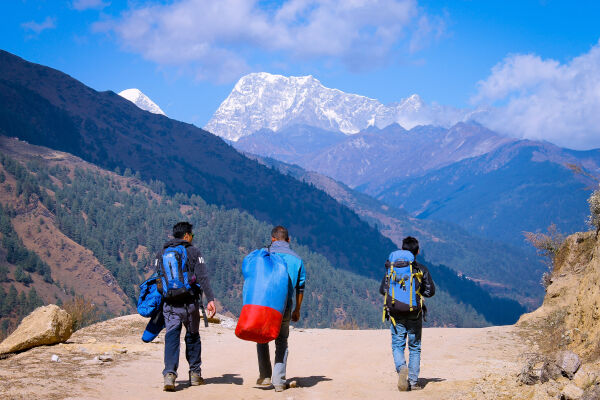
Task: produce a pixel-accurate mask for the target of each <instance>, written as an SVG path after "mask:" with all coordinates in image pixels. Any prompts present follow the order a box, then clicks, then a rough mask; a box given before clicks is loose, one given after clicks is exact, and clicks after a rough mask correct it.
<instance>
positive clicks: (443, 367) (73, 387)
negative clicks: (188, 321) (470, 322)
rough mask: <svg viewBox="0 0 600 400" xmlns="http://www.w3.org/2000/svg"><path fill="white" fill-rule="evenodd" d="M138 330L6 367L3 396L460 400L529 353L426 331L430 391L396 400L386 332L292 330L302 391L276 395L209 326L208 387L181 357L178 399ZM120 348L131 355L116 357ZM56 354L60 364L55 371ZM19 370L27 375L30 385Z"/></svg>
mask: <svg viewBox="0 0 600 400" xmlns="http://www.w3.org/2000/svg"><path fill="white" fill-rule="evenodd" d="M142 322H143V321H141V318H138V317H135V316H128V317H122V318H119V319H116V320H112V321H108V322H107V323H104V326H102V325H97V326H96V328H94V330H93V331H92V330H90V328H91V327H90V328H86V329H85V330H82V331H80V332H78V333H76V334H75V335H74V336H73V338H72V340H71V343H69V344H65V345H60V346H53V347H46V348H41V349H34V350H33V351H30V352H26V353H22V354H19V355H16V356H14V357H12V358H10V359H7V360H0V392H4V393H6V394H8V398H28V399H31V398H51V399H59V398H63V399H64V398H69V399H174V398H177V399H198V398H200V397H203V398H213V399H272V398H281V399H286V400H289V399H336V400H338V399H363V398H372V399H389V398H407V399H408V398H411V399H449V398H459V399H460V398H465V396H467V395H468V394H469V392H470V388H471V387H472V386H473V385H474V384H475V383H476V382H478V381H479V380H481V379H483V378H484V376H486V375H487V374H489V373H502V374H507V373H515V372H516V369H517V361H518V359H519V355H520V354H521V353H523V352H524V351H525V348H524V346H523V345H522V344H520V339H519V338H518V336H517V335H516V328H514V327H492V328H483V329H458V328H428V329H424V332H423V353H422V362H421V378H422V380H421V382H422V383H423V384H425V389H424V390H422V391H419V392H410V393H399V392H398V391H397V389H396V386H395V385H396V374H395V373H394V368H393V361H392V355H391V351H390V334H389V332H388V331H385V330H363V331H350V330H332V329H306V330H304V329H294V330H292V331H291V333H290V356H289V360H288V379H293V380H296V381H297V382H298V385H299V387H298V388H292V389H288V390H286V391H285V392H283V393H275V392H274V391H273V390H264V389H261V388H258V387H255V385H254V383H255V381H256V378H257V365H256V350H255V346H254V345H253V344H252V343H250V342H244V341H241V340H239V339H237V338H236V337H235V336H234V334H233V330H231V329H226V328H222V327H220V326H211V327H209V328H208V329H206V328H202V331H201V336H202V346H203V352H202V359H203V376H204V378H205V379H206V383H207V384H206V385H204V386H199V387H188V385H187V382H186V380H185V378H186V376H187V363H186V361H185V358H184V356H183V352H182V357H181V362H180V367H179V369H180V370H179V372H180V378H179V379H178V381H177V382H178V392H177V393H176V394H173V393H165V392H162V376H161V370H162V351H163V345H162V343H161V342H162V337H159V339H158V340H159V343H152V344H141V341H140V340H139V337H140V336H139V335H140V333H141V326H142ZM182 345H183V344H182ZM122 349H127V353H124V354H121V353H119V352H120V351H123V350H122ZM105 351H109V352H112V353H114V361H112V362H108V363H102V364H97V363H95V362H94V361H92V358H93V356H94V354H98V353H102V352H105ZM52 354H58V355H59V356H60V357H61V362H60V363H52V362H51V361H50V357H51V355H52ZM272 354H273V351H272ZM23 371H29V374H28V377H27V378H23V377H22V374H23ZM32 372H33V375H34V376H32V375H31V373H32ZM38 374H39V375H38ZM27 379H29V380H27ZM42 393H43V394H42ZM467 397H470V396H467Z"/></svg>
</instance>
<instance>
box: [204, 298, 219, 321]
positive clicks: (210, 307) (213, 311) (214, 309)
mask: <svg viewBox="0 0 600 400" xmlns="http://www.w3.org/2000/svg"><path fill="white" fill-rule="evenodd" d="M206 309H207V310H208V318H212V317H214V316H215V314H216V313H217V307H216V306H215V302H214V301H209V302H208V304H207V305H206Z"/></svg>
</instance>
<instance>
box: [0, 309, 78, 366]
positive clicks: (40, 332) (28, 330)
mask: <svg viewBox="0 0 600 400" xmlns="http://www.w3.org/2000/svg"><path fill="white" fill-rule="evenodd" d="M72 333H73V318H71V315H70V314H69V313H67V312H66V311H65V310H62V309H61V308H60V307H58V306H57V305H54V304H51V305H49V306H45V307H38V308H36V309H35V310H34V311H33V312H32V313H31V314H29V315H28V316H27V317H25V318H24V319H23V321H21V324H20V325H19V326H18V327H17V329H16V330H15V331H14V332H13V333H12V334H11V335H10V336H9V337H7V338H6V339H5V340H4V341H3V342H2V343H0V354H5V353H15V352H18V351H23V350H27V349H31V348H33V347H37V346H43V345H49V344H55V343H61V342H64V341H66V340H67V339H69V338H70V337H71V334H72Z"/></svg>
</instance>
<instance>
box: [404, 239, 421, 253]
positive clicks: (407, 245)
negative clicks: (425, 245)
mask: <svg viewBox="0 0 600 400" xmlns="http://www.w3.org/2000/svg"><path fill="white" fill-rule="evenodd" d="M402 250H408V251H410V252H411V253H413V255H414V256H415V257H416V256H417V253H418V252H419V241H418V240H417V239H415V238H414V237H412V236H407V237H405V238H404V240H402Z"/></svg>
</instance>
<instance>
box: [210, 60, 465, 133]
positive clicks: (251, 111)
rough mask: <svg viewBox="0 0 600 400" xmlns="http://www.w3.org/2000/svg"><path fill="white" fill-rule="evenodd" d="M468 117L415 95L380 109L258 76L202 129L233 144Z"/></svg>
mask: <svg viewBox="0 0 600 400" xmlns="http://www.w3.org/2000/svg"><path fill="white" fill-rule="evenodd" d="M468 116H469V113H468V112H467V111H465V110H458V109H454V108H451V107H442V106H438V105H427V104H425V103H424V102H423V100H422V99H421V98H420V97H419V96H418V95H416V94H413V95H412V96H410V97H408V98H406V99H402V100H401V101H400V102H398V103H393V104H389V105H383V104H382V103H380V102H379V101H378V100H376V99H371V98H368V97H365V96H360V95H357V94H349V93H345V92H342V91H341V90H338V89H330V88H327V87H325V86H323V85H322V84H321V82H319V81H318V80H317V79H315V78H314V77H313V76H311V75H308V76H300V77H295V76H291V77H286V76H282V75H272V74H269V73H266V72H258V73H253V74H249V75H246V76H244V77H242V78H241V79H240V80H239V81H238V82H237V83H236V85H235V87H234V88H233V90H232V92H231V93H230V94H229V96H228V97H227V98H226V99H225V101H223V103H221V105H220V106H219V108H218V110H217V111H216V112H215V114H214V115H213V117H212V118H211V120H210V121H209V122H208V124H207V125H206V126H205V127H204V129H206V130H207V131H209V132H212V133H214V134H216V135H218V136H221V137H223V138H225V139H228V140H232V141H237V140H239V139H240V138H241V137H244V136H248V135H250V134H252V133H253V132H256V131H258V130H259V129H263V128H267V129H270V130H273V131H278V130H279V129H281V128H283V127H286V126H289V125H292V124H302V125H309V126H314V127H317V128H321V129H325V130H330V131H331V130H333V131H339V132H343V133H345V134H348V135H350V134H355V133H358V132H359V131H361V130H363V129H365V128H368V127H369V126H376V127H378V128H384V127H386V126H388V125H390V124H392V123H398V124H400V125H401V126H403V127H404V128H406V129H411V128H413V127H414V126H416V125H438V126H444V127H450V126H452V125H454V124H455V123H457V122H460V121H464V120H466V119H468Z"/></svg>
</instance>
